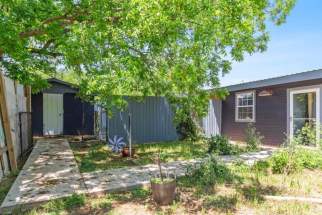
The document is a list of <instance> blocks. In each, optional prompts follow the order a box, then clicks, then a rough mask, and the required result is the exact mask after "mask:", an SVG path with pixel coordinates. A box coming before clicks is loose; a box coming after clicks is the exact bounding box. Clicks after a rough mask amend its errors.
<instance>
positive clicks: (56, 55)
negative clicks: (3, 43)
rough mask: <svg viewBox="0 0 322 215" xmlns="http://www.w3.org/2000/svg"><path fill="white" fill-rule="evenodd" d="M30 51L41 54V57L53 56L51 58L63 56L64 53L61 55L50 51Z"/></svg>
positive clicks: (33, 49)
mask: <svg viewBox="0 0 322 215" xmlns="http://www.w3.org/2000/svg"><path fill="white" fill-rule="evenodd" d="M29 50H30V52H31V53H34V54H39V55H48V56H51V57H59V56H63V54H62V53H59V52H50V51H48V50H46V49H35V48H29Z"/></svg>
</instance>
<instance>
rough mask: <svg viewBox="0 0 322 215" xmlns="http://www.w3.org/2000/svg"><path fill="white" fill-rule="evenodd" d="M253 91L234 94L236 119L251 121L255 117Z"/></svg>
mask: <svg viewBox="0 0 322 215" xmlns="http://www.w3.org/2000/svg"><path fill="white" fill-rule="evenodd" d="M254 95H255V93H254V92H247V93H237V94H236V121H244V122H253V121H254V120H255V119H254V118H255V114H254V110H255V107H254V106H255V102H254Z"/></svg>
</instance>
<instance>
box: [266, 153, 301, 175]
mask: <svg viewBox="0 0 322 215" xmlns="http://www.w3.org/2000/svg"><path fill="white" fill-rule="evenodd" d="M270 162H271V166H272V171H273V173H278V174H282V173H283V174H287V175H288V174H292V173H295V172H298V171H300V170H301V169H302V168H303V165H302V162H301V160H300V159H299V157H298V156H297V153H295V152H293V151H289V150H282V151H279V152H277V153H275V154H273V156H272V157H271V159H270Z"/></svg>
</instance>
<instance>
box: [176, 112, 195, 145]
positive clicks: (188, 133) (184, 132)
mask: <svg viewBox="0 0 322 215" xmlns="http://www.w3.org/2000/svg"><path fill="white" fill-rule="evenodd" d="M176 129H177V133H178V135H179V137H180V139H181V140H193V141H195V140H197V139H198V137H199V135H198V128H197V125H196V124H195V122H194V121H193V119H192V117H191V116H187V117H185V119H182V120H180V121H179V122H178V124H177V127H176Z"/></svg>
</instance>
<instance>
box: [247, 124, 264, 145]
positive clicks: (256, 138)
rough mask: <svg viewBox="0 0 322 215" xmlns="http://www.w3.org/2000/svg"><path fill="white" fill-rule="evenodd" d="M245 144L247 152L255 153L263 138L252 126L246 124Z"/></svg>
mask: <svg viewBox="0 0 322 215" xmlns="http://www.w3.org/2000/svg"><path fill="white" fill-rule="evenodd" d="M245 134H246V138H245V141H246V144H247V150H250V151H255V150H258V149H259V147H260V145H261V144H262V140H263V138H264V137H263V136H262V135H261V134H260V133H259V132H258V131H257V130H256V127H255V126H254V125H253V124H251V123H250V124H248V126H247V128H246V130H245Z"/></svg>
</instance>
